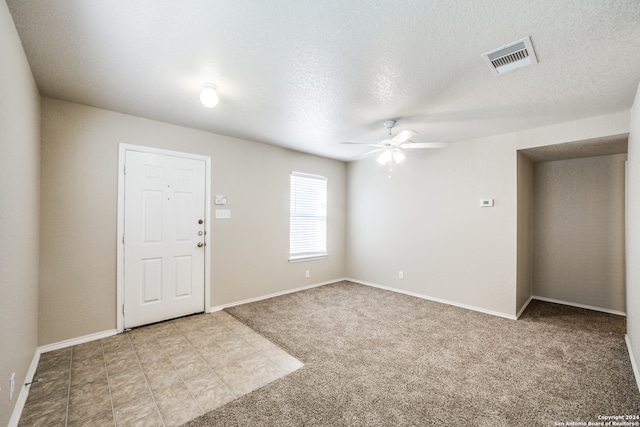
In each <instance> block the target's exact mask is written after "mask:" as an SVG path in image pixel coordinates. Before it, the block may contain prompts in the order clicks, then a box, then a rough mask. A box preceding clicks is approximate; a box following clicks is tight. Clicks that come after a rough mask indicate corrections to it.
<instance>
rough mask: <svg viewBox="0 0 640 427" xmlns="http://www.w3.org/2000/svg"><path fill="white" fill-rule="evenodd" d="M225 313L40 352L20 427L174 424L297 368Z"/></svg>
mask: <svg viewBox="0 0 640 427" xmlns="http://www.w3.org/2000/svg"><path fill="white" fill-rule="evenodd" d="M301 366H303V365H302V362H300V361H299V360H298V359H296V358H294V357H292V356H290V355H289V354H287V353H286V352H284V351H283V350H282V349H280V348H279V347H278V346H276V345H275V344H273V343H271V342H270V341H268V340H267V339H265V338H264V337H262V336H261V335H259V334H258V333H256V332H254V331H253V330H252V329H250V328H248V327H247V326H245V325H243V324H242V323H240V322H238V321H237V320H235V319H234V318H233V317H232V316H230V315H229V314H227V313H225V312H216V313H212V314H199V315H194V316H189V317H185V318H180V319H176V320H172V321H167V322H163V323H158V324H155V325H150V326H145V327H142V328H137V329H134V330H131V331H129V332H126V333H123V334H119V335H116V336H113V337H109V338H106V339H103V340H100V341H93V342H89V343H86V344H81V345H77V346H74V347H71V348H66V349H62V350H56V351H52V352H49V353H44V354H42V355H41V357H40V362H39V364H38V369H37V371H36V375H35V377H34V381H36V382H34V383H33V384H32V385H31V386H30V387H31V390H30V392H29V398H28V399H27V403H26V404H25V407H24V410H23V412H22V417H21V419H20V426H29V427H36V426H47V427H49V426H68V427H72V426H73V427H76V426H99V427H105V426H164V427H169V426H177V425H180V424H182V423H184V422H186V421H188V420H191V419H193V418H196V417H197V416H199V415H202V414H203V413H205V412H208V411H211V410H212V409H215V408H217V407H219V406H221V405H224V404H225V403H227V402H230V401H231V400H233V399H235V398H237V397H239V396H242V395H243V394H246V393H249V392H250V391H252V390H255V389H256V388H259V387H261V386H263V385H266V384H267V383H269V382H271V381H274V380H276V379H278V378H280V377H282V376H284V375H286V374H288V373H290V372H293V371H295V370H296V369H298V368H300V367H301Z"/></svg>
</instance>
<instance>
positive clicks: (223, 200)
mask: <svg viewBox="0 0 640 427" xmlns="http://www.w3.org/2000/svg"><path fill="white" fill-rule="evenodd" d="M214 203H215V204H216V205H226V204H227V196H223V195H221V194H216V197H215V199H214Z"/></svg>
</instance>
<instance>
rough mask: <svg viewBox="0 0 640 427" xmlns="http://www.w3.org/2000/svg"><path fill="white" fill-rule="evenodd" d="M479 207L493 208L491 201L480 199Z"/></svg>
mask: <svg viewBox="0 0 640 427" xmlns="http://www.w3.org/2000/svg"><path fill="white" fill-rule="evenodd" d="M480 206H482V207H484V208H490V207H492V206H493V199H480Z"/></svg>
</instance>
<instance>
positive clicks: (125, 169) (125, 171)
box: [122, 163, 127, 175]
mask: <svg viewBox="0 0 640 427" xmlns="http://www.w3.org/2000/svg"><path fill="white" fill-rule="evenodd" d="M122 174H123V175H126V174H127V164H126V163H125V164H124V165H122Z"/></svg>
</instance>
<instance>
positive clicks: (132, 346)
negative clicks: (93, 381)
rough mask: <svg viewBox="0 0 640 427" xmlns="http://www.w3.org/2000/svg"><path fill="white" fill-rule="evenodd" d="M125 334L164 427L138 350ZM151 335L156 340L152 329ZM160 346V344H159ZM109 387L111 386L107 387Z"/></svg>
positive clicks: (164, 426)
mask: <svg viewBox="0 0 640 427" xmlns="http://www.w3.org/2000/svg"><path fill="white" fill-rule="evenodd" d="M125 333H126V334H127V339H128V340H129V345H131V349H132V350H133V354H134V355H135V356H136V362H138V367H139V368H140V372H142V378H144V383H145V384H146V385H147V390H149V394H150V395H151V400H153V405H154V406H155V407H156V411H158V416H159V417H160V422H161V423H162V426H163V427H166V424H165V423H164V418H163V417H162V413H161V412H160V407H159V406H158V402H156V398H155V397H154V396H153V391H152V390H151V386H150V385H149V381H147V374H145V373H144V369H142V363H140V359H139V358H138V352H136V348H135V347H134V345H133V342H132V341H131V337H130V336H129V332H125ZM151 336H152V337H153V339H155V340H156V341H158V340H157V338H156V336H155V335H154V334H153V331H151ZM158 344H160V342H159V341H158ZM160 346H162V344H160ZM109 389H111V388H109Z"/></svg>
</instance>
